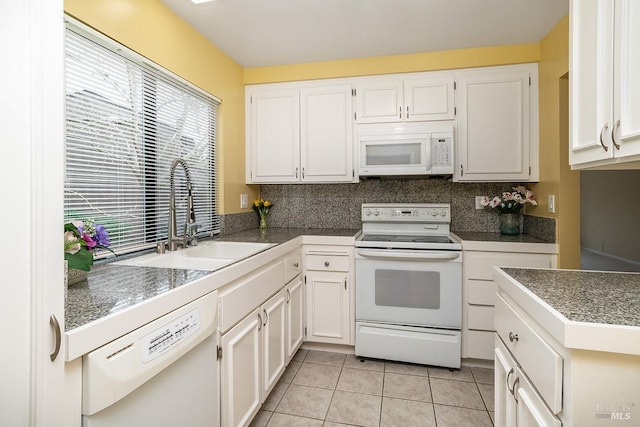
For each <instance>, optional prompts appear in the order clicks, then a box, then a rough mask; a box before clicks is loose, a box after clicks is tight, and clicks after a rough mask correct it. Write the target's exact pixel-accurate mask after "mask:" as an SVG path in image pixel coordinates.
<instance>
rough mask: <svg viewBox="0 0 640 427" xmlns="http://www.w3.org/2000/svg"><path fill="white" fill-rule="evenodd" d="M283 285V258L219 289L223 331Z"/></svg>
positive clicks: (221, 327) (221, 328)
mask: <svg viewBox="0 0 640 427" xmlns="http://www.w3.org/2000/svg"><path fill="white" fill-rule="evenodd" d="M283 286H284V262H283V261H282V260H280V261H278V262H276V263H274V264H271V265H270V266H268V267H264V268H262V269H260V270H259V271H257V272H255V273H252V274H249V275H248V276H245V277H243V278H240V279H238V280H236V281H234V282H232V283H231V284H229V285H227V286H224V287H223V288H222V289H221V290H220V291H219V295H220V297H219V305H220V310H219V313H220V330H221V332H222V333H224V332H226V331H227V329H229V328H230V327H232V326H233V325H235V324H236V323H238V322H239V321H240V320H241V319H242V318H243V317H245V316H246V315H247V314H249V313H250V312H251V311H253V310H254V309H255V308H256V307H258V306H259V305H260V304H262V303H263V302H265V301H266V300H267V298H269V297H270V296H271V295H273V294H275V293H276V292H278V290H279V289H280V288H282V287H283Z"/></svg>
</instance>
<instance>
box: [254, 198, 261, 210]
mask: <svg viewBox="0 0 640 427" xmlns="http://www.w3.org/2000/svg"><path fill="white" fill-rule="evenodd" d="M253 206H255V207H256V208H257V207H258V206H260V199H256V200H254V201H253Z"/></svg>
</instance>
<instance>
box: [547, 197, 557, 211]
mask: <svg viewBox="0 0 640 427" xmlns="http://www.w3.org/2000/svg"><path fill="white" fill-rule="evenodd" d="M547 204H548V205H549V212H551V213H556V196H555V195H553V194H549V198H548V202H547Z"/></svg>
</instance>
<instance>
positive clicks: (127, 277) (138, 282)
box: [65, 228, 358, 331]
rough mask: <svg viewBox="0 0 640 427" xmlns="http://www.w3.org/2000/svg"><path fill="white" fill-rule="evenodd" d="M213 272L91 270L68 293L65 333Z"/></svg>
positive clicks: (274, 235) (249, 238)
mask: <svg viewBox="0 0 640 427" xmlns="http://www.w3.org/2000/svg"><path fill="white" fill-rule="evenodd" d="M357 233H358V230H337V229H331V230H327V229H304V228H270V229H267V230H265V231H261V230H259V229H253V230H247V231H243V232H240V233H235V234H230V235H226V236H223V237H220V238H217V239H215V240H225V241H236V242H238V241H241V242H261V243H275V244H281V243H284V242H287V241H289V240H292V239H295V238H296V237H299V236H303V235H305V236H331V237H353V236H354V235H355V234H357ZM227 266H228V265H227ZM227 266H224V267H227ZM224 267H222V268H224ZM213 271H215V270H213ZM211 273H212V271H203V270H178V269H170V268H152V267H131V266H124V265H115V264H113V263H106V264H100V265H97V266H95V267H94V268H93V269H92V270H91V272H90V274H89V277H88V280H87V281H85V282H82V283H79V284H77V285H73V286H71V287H69V289H68V290H67V294H66V299H65V330H66V331H69V330H72V329H74V328H77V327H80V326H83V325H86V324H88V323H91V322H93V321H95V320H98V319H100V318H102V317H105V316H108V315H110V314H114V313H117V312H118V311H121V310H125V309H128V308H131V307H133V306H135V305H137V304H140V303H142V302H144V301H145V300H148V299H149V298H153V297H155V296H158V295H161V294H164V293H166V292H169V291H171V290H173V289H176V288H179V287H181V286H183V285H186V284H188V283H191V282H193V281H195V280H197V279H200V278H203V277H205V276H207V275H209V274H211Z"/></svg>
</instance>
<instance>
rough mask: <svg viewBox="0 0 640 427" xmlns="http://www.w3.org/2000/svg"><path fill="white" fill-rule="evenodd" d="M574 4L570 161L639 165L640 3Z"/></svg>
mask: <svg viewBox="0 0 640 427" xmlns="http://www.w3.org/2000/svg"><path fill="white" fill-rule="evenodd" d="M570 8H571V9H570V12H571V13H570V14H569V16H570V19H571V21H570V73H571V79H570V85H571V88H570V152H569V161H570V164H571V166H572V167H573V168H574V169H580V168H589V167H600V168H604V169H607V168H620V167H622V168H623V167H636V168H637V167H638V164H639V163H638V162H640V56H639V55H638V52H639V51H640V27H639V26H638V22H640V4H639V3H638V2H637V1H633V0H580V1H577V0H572V1H571V6H570ZM627 162H634V163H635V164H634V165H633V166H625V163H627Z"/></svg>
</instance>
